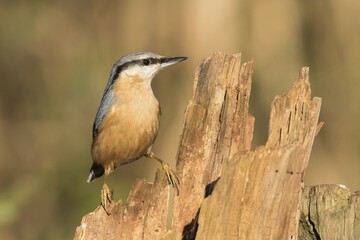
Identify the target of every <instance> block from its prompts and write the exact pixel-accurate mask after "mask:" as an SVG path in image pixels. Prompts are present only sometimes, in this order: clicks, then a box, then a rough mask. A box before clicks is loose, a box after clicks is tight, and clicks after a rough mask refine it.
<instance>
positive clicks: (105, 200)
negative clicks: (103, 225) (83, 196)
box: [101, 183, 114, 215]
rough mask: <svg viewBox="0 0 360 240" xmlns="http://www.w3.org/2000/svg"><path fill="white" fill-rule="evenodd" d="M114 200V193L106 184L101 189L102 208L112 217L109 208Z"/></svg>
mask: <svg viewBox="0 0 360 240" xmlns="http://www.w3.org/2000/svg"><path fill="white" fill-rule="evenodd" d="M113 200H114V198H113V191H112V190H111V189H110V188H109V187H108V185H107V184H106V183H104V185H103V187H102V189H101V206H102V207H103V208H104V210H105V212H106V214H107V215H110V214H109V212H108V206H109V204H111V203H112V201H113Z"/></svg>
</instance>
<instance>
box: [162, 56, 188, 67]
mask: <svg viewBox="0 0 360 240" xmlns="http://www.w3.org/2000/svg"><path fill="white" fill-rule="evenodd" d="M186 59H187V57H164V58H161V68H165V67H168V66H170V65H173V64H175V63H179V62H182V61H184V60H186Z"/></svg>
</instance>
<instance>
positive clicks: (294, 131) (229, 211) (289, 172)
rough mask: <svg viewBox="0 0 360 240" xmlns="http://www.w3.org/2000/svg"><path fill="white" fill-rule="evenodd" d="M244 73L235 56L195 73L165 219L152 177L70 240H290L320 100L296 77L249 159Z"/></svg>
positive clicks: (248, 66)
mask: <svg viewBox="0 0 360 240" xmlns="http://www.w3.org/2000/svg"><path fill="white" fill-rule="evenodd" d="M252 72H253V61H250V62H246V63H244V64H241V55H240V54H231V55H230V54H226V53H224V52H219V53H215V54H214V55H213V56H212V57H210V58H207V59H204V60H203V61H202V62H201V63H200V64H199V66H198V67H197V69H196V71H195V81H194V91H193V97H192V99H191V100H190V102H189V104H188V106H187V108H186V111H185V122H184V128H183V133H182V136H181V139H180V144H179V149H178V154H177V172H178V175H179V177H180V182H181V185H180V194H179V196H175V197H174V204H173V209H170V208H169V206H172V204H169V199H170V194H169V188H168V187H167V182H166V179H165V177H164V174H163V173H162V172H160V171H158V172H157V174H156V178H155V181H154V183H148V182H145V181H142V180H138V181H137V182H136V183H135V184H134V186H133V188H132V190H131V192H130V194H129V197H128V199H127V201H126V203H125V204H123V203H122V202H121V200H119V201H118V202H116V203H114V204H112V205H111V206H110V211H111V213H112V214H111V215H110V216H108V215H107V214H106V213H105V212H104V211H103V209H102V208H98V209H96V210H95V211H94V212H91V213H89V214H87V215H86V216H84V217H83V219H82V222H81V225H80V226H79V227H78V228H77V229H76V234H75V239H195V238H197V239H297V238H298V227H299V219H300V209H301V208H300V206H301V201H300V200H301V194H302V188H303V178H304V174H305V170H306V167H307V164H308V161H309V156H310V152H311V148H312V145H313V142H314V138H315V135H316V133H317V131H318V130H319V128H318V117H319V112H320V106H321V99H320V98H316V97H315V98H312V97H311V90H310V84H309V79H308V73H309V71H308V68H302V69H301V71H300V74H299V77H298V80H296V81H295V83H294V85H293V87H292V88H291V90H289V91H288V92H287V93H285V94H283V95H281V96H277V97H276V98H275V100H274V101H273V103H272V107H271V115H270V127H269V137H268V140H267V143H266V144H265V146H260V147H258V148H256V150H255V151H250V148H251V141H252V136H253V127H254V117H252V116H251V115H250V114H249V100H250V91H251V76H252ZM357 204H358V202H357ZM302 205H303V206H307V205H306V204H304V203H303V204H302ZM354 206H359V205H354ZM353 208H354V207H353ZM303 209H304V207H303ZM307 210H308V208H306V211H307ZM170 213H172V215H171V214H170ZM168 214H170V216H172V218H171V221H172V226H171V227H169V229H167V228H166V226H167V219H168ZM304 216H307V215H304ZM308 219H309V218H308ZM357 221H358V220H357ZM308 222H309V221H308ZM301 225H303V223H302V222H301ZM310 225H311V224H310ZM311 226H313V225H311ZM356 229H358V228H356ZM300 233H301V234H302V230H301V232H300ZM301 234H300V235H299V236H300V238H302V236H303V235H301ZM315 239H316V238H315Z"/></svg>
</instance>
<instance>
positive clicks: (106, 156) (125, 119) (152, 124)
mask: <svg viewBox="0 0 360 240" xmlns="http://www.w3.org/2000/svg"><path fill="white" fill-rule="evenodd" d="M155 105H156V106H155ZM155 105H152V106H150V107H149V106H137V105H136V104H134V105H133V106H132V105H128V104H122V105H114V106H113V107H111V109H110V111H109V114H107V116H106V117H105V119H104V121H103V123H102V124H101V127H100V129H99V133H98V135H97V137H96V138H95V139H94V140H93V143H92V156H93V160H94V161H95V162H98V163H100V164H101V165H103V166H104V167H105V166H107V165H110V164H115V165H123V164H126V163H129V162H132V161H134V160H136V159H138V158H140V157H142V156H143V155H144V154H145V153H146V151H147V150H148V149H149V147H151V145H152V144H153V143H154V141H155V139H156V136H157V133H158V130H159V114H160V113H159V112H160V110H159V106H158V103H157V102H156V104H155Z"/></svg>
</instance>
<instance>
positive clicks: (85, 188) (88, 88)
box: [0, 0, 360, 240]
mask: <svg viewBox="0 0 360 240" xmlns="http://www.w3.org/2000/svg"><path fill="white" fill-rule="evenodd" d="M359 13H360V2H359V1H356V0H344V1H334V0H332V1H312V0H304V1H289V0H279V1H236V0H232V1H208V0H199V1H181V2H180V1H165V0H159V1H134V0H133V1H130V0H129V1H107V2H100V1H95V0H87V1H84V0H81V1H57V2H55V1H41V0H37V1H0V56H1V59H0V81H1V85H0V238H1V239H10V240H12V239H71V238H72V237H73V234H74V231H75V227H76V226H77V225H79V223H80V221H81V217H82V216H83V215H84V214H85V213H88V212H90V211H92V210H93V209H94V208H96V206H97V205H98V204H99V201H100V198H99V193H100V188H101V185H102V180H100V181H96V182H95V183H92V184H87V183H85V180H86V177H87V174H88V170H89V168H90V164H91V156H90V144H91V128H92V123H93V120H94V116H95V113H96V111H97V108H98V106H99V102H100V99H101V96H102V93H103V89H104V87H105V84H106V82H107V80H108V76H109V72H110V69H111V67H112V64H113V63H114V62H115V61H116V60H117V59H118V58H119V57H120V56H122V55H124V54H126V53H129V52H134V51H143V50H145V51H153V52H155V53H159V54H162V55H169V56H177V55H180V56H187V57H189V59H188V60H187V61H185V62H184V63H181V64H179V65H176V66H173V67H171V68H169V69H166V70H165V71H163V72H161V73H160V74H159V75H158V76H157V77H156V79H155V81H153V88H154V92H155V94H156V96H157V97H158V99H159V101H160V103H161V105H162V112H163V115H162V123H161V129H160V133H159V136H158V139H157V141H156V144H155V152H157V153H158V154H159V155H160V156H161V157H162V158H163V159H167V160H169V162H170V163H171V164H172V165H173V166H174V165H175V162H174V158H175V156H176V151H177V145H178V140H179V135H180V134H181V128H182V122H183V113H184V109H185V107H186V105H187V102H188V101H189V99H190V97H191V92H192V81H193V71H194V69H195V67H196V65H197V63H198V62H199V61H200V60H201V59H203V58H204V57H208V56H210V55H211V54H212V53H213V52H215V51H219V50H225V51H227V52H229V53H235V52H242V53H243V61H245V60H250V59H252V58H254V60H255V73H254V77H253V91H252V96H251V112H252V113H253V115H254V116H255V117H256V125H255V139H254V142H253V147H255V146H257V145H260V144H264V143H265V141H266V136H267V127H268V116H269V106H270V103H271V101H272V99H273V98H274V96H275V95H276V94H280V93H282V92H284V91H286V90H288V89H289V88H290V87H291V85H292V82H293V80H295V79H296V76H297V73H298V70H299V69H300V67H301V66H310V78H311V84H312V89H313V95H314V96H320V97H322V98H323V105H322V111H321V116H320V120H322V121H325V126H324V128H323V129H322V130H321V132H320V134H319V135H318V137H317V138H316V141H315V144H314V148H313V152H312V156H311V159H310V164H309V168H308V171H307V175H306V184H307V185H311V184H321V183H342V184H345V185H346V186H347V187H348V188H350V189H351V190H352V191H355V190H360V177H359V172H360V131H359V130H360V125H359V124H358V123H359V122H360V108H359V104H360V94H359V92H360V71H359V68H360V14H359ZM158 167H159V165H158V164H157V163H156V162H152V161H149V160H147V159H141V160H139V161H137V162H135V163H133V164H130V165H128V166H124V167H121V168H119V169H117V170H116V172H115V173H114V174H112V175H111V177H110V182H109V185H110V186H111V187H112V188H113V189H115V197H116V198H119V197H121V198H122V199H123V200H125V199H126V196H127V193H128V191H129V189H130V187H131V184H132V182H133V181H134V179H135V178H146V179H148V180H150V181H151V180H153V176H154V172H155V170H156V169H157V168H158Z"/></svg>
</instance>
